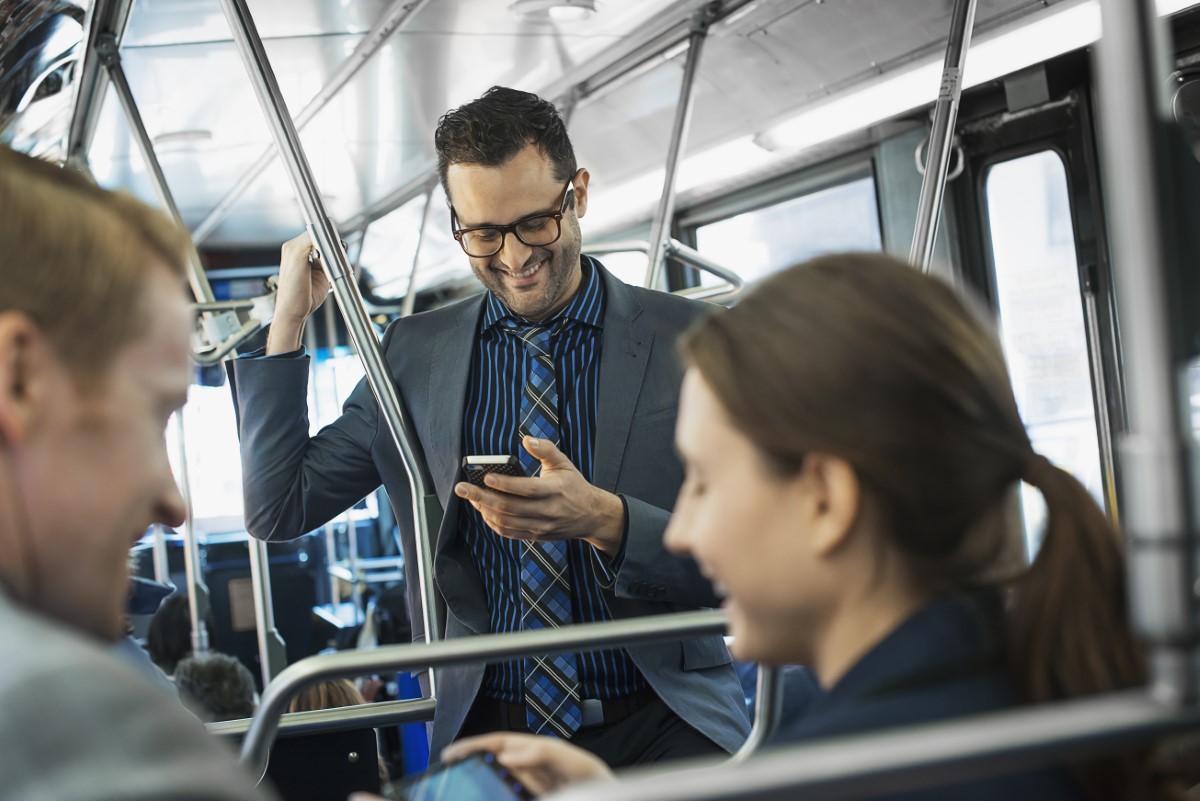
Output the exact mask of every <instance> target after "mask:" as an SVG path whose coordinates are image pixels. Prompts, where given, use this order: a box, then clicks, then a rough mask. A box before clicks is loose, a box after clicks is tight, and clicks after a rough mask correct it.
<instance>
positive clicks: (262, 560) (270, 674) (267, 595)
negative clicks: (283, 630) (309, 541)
mask: <svg viewBox="0 0 1200 801" xmlns="http://www.w3.org/2000/svg"><path fill="white" fill-rule="evenodd" d="M246 548H247V550H248V551H249V555H250V584H251V585H252V586H253V587H254V625H255V630H256V631H257V632H258V661H259V667H260V668H261V670H262V682H263V687H264V688H265V687H266V686H267V685H268V684H270V683H271V679H273V678H275V677H276V676H278V675H279V671H281V670H283V669H284V668H285V667H287V651H286V649H285V647H284V642H283V637H282V636H280V634H279V630H278V629H276V628H275V602H274V598H273V597H272V595H271V564H270V558H269V555H268V553H267V544H266V543H265V542H263V541H262V540H260V539H256V538H255V537H251V536H250V535H248V534H247V535H246Z"/></svg>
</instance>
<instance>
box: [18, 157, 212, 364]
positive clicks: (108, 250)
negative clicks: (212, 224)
mask: <svg viewBox="0 0 1200 801" xmlns="http://www.w3.org/2000/svg"><path fill="white" fill-rule="evenodd" d="M0 209H3V213H2V214H0V286H3V290H2V291H0V314H2V313H4V312H9V311H16V312H20V313H22V314H25V315H27V316H29V317H30V318H31V319H32V320H33V322H34V323H35V324H36V325H37V326H38V328H39V329H40V330H41V331H42V332H43V333H44V334H45V335H46V336H47V337H48V338H49V340H50V342H51V343H52V345H53V346H54V348H55V350H56V351H57V353H58V355H59V357H60V358H62V359H63V362H64V363H65V364H66V366H67V367H68V369H70V370H71V372H72V374H73V375H74V376H75V378H76V379H78V380H79V381H80V382H81V383H84V384H87V383H93V382H95V380H96V379H98V378H99V377H100V376H101V375H103V374H104V372H105V370H106V369H107V368H108V367H109V365H110V363H111V360H112V358H113V356H114V354H115V353H116V351H117V350H118V349H119V348H120V347H121V346H122V345H124V344H125V343H127V342H129V341H131V340H132V339H134V338H135V337H136V336H137V335H138V334H139V333H140V332H141V330H142V326H143V325H144V319H145V317H144V315H142V314H138V313H136V312H135V311H133V310H132V307H133V306H134V305H135V304H136V301H137V299H138V298H139V297H140V295H141V286H142V284H143V283H144V281H145V278H146V276H147V275H148V274H149V273H150V271H152V270H155V269H163V268H165V269H168V270H170V272H171V273H172V274H174V275H177V276H179V277H181V278H182V277H183V275H184V269H185V260H186V258H187V252H188V248H189V247H190V244H189V241H188V235H187V233H186V232H185V231H183V230H181V229H180V228H179V227H178V226H176V225H175V224H174V223H173V222H172V221H171V220H169V219H168V218H167V217H165V216H164V215H163V214H161V213H160V212H157V211H155V210H154V209H151V208H150V207H148V206H146V205H145V204H143V203H142V202H140V201H139V200H137V199H136V198H134V197H133V196H132V195H129V194H126V193H123V192H110V191H108V190H105V189H101V188H100V187H98V186H96V185H94V184H92V183H91V182H90V181H89V180H88V179H87V178H85V177H84V176H83V175H81V174H79V173H77V172H75V171H74V170H72V169H70V168H67V167H62V168H60V167H56V166H54V165H52V164H49V163H47V162H44V161H39V160H37V159H33V158H30V157H28V156H24V155H21V154H18V153H15V152H13V151H12V150H9V149H8V148H4V147H0Z"/></svg>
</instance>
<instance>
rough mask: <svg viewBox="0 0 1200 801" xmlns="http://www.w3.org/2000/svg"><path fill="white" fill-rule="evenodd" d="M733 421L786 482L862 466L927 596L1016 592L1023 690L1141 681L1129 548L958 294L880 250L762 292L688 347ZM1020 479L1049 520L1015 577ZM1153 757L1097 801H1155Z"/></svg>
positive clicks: (1052, 696)
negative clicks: (831, 465)
mask: <svg viewBox="0 0 1200 801" xmlns="http://www.w3.org/2000/svg"><path fill="white" fill-rule="evenodd" d="M682 349H683V352H684V356H685V358H686V359H687V360H688V361H689V363H690V364H691V365H692V366H693V367H695V368H696V369H698V370H699V371H700V373H701V374H702V375H703V376H704V377H705V379H706V382H707V383H708V385H709V386H710V387H711V388H712V389H713V391H714V392H715V393H716V395H717V396H718V398H719V399H720V400H721V403H722V405H723V406H724V407H725V409H726V410H727V411H728V413H729V415H730V418H731V419H732V420H733V421H734V423H735V425H737V426H738V428H739V429H741V431H742V432H743V433H744V434H745V435H746V436H747V437H749V439H750V440H751V441H752V442H754V443H755V445H756V446H757V447H758V449H759V450H760V451H761V452H762V453H763V454H764V455H765V456H766V457H767V459H768V460H769V461H770V463H772V464H774V465H775V466H776V468H777V469H778V470H780V471H781V472H783V473H785V474H787V473H793V472H795V471H796V470H798V469H799V467H800V465H801V463H802V462H803V459H804V454H806V453H812V452H817V453H827V454H830V455H834V456H838V457H840V458H842V459H844V460H845V461H846V462H848V463H849V464H850V465H852V466H853V468H854V470H855V472H856V473H857V475H858V478H859V480H860V482H861V484H862V486H863V488H864V493H865V494H868V495H869V496H870V498H871V500H872V501H873V502H874V505H875V506H877V507H878V509H879V510H880V514H881V517H882V519H883V520H884V531H883V534H884V535H885V536H886V537H888V538H889V539H890V540H891V545H892V546H893V547H894V549H895V550H896V551H897V552H898V553H899V554H901V555H902V556H903V557H904V559H905V561H906V562H907V564H908V565H909V566H910V568H911V572H912V574H913V576H914V577H915V579H916V580H917V581H919V582H921V583H922V584H923V585H924V586H925V588H926V589H927V590H928V591H930V592H940V591H946V590H949V591H954V590H959V589H964V588H968V587H972V586H978V585H980V584H988V583H995V582H996V581H997V580H998V579H997V576H1001V575H1003V576H1007V580H1006V581H1005V583H1006V584H1011V586H1012V589H1013V594H1012V601H1011V615H1010V617H1009V618H1008V623H1007V625H1008V630H1007V634H1008V640H1009V642H1010V647H1009V650H1008V654H1007V656H1008V660H1009V663H1010V669H1011V674H1012V678H1013V682H1014V685H1015V687H1016V688H1017V690H1018V691H1019V693H1020V695H1021V696H1022V697H1023V698H1025V699H1026V700H1029V701H1032V702H1042V701H1052V700H1060V699H1066V698H1074V697H1077V696H1086V695H1091V694H1095V693H1101V692H1106V691H1112V690H1117V689H1121V688H1127V687H1131V686H1135V685H1138V684H1140V683H1142V682H1143V681H1144V667H1143V659H1142V655H1141V650H1140V647H1139V644H1138V642H1137V641H1136V639H1135V637H1134V635H1133V634H1132V632H1131V631H1130V629H1129V627H1128V625H1127V623H1126V616H1125V600H1126V599H1125V573H1124V566H1123V563H1122V555H1121V547H1120V542H1119V539H1118V537H1117V535H1116V533H1115V532H1114V531H1113V529H1112V527H1111V526H1110V525H1109V523H1108V521H1107V519H1106V518H1105V516H1104V514H1103V512H1101V510H1100V509H1099V508H1098V507H1097V506H1096V503H1095V502H1094V501H1093V500H1092V498H1091V496H1090V495H1089V494H1088V493H1087V491H1086V490H1085V489H1084V488H1083V486H1081V485H1080V484H1079V482H1078V481H1076V480H1075V479H1074V478H1073V477H1071V476H1070V475H1069V474H1067V473H1065V472H1063V471H1062V470H1060V469H1058V468H1057V467H1054V466H1053V465H1052V464H1050V463H1049V462H1048V461H1047V460H1046V459H1044V458H1043V457H1040V456H1036V455H1034V452H1033V449H1032V446H1031V445H1030V442H1029V438H1028V435H1027V434H1026V431H1025V425H1024V423H1023V422H1022V420H1021V416H1020V414H1019V412H1018V410H1017V404H1016V399H1015V397H1014V396H1013V391H1012V385H1011V383H1010V381H1009V378H1008V372H1007V367H1006V365H1005V361H1004V357H1003V352H1002V350H1001V348H1000V344H999V342H998V340H997V338H996V337H995V336H994V334H993V333H992V331H991V330H990V329H989V328H988V326H987V325H986V324H984V323H983V322H981V320H980V318H979V317H978V316H976V315H975V314H973V313H972V312H971V311H970V310H969V309H968V308H967V306H966V305H965V304H964V302H963V300H962V298H961V297H960V296H958V295H957V294H955V292H954V291H953V290H951V289H950V288H949V287H948V286H946V285H944V284H942V283H941V282H939V281H937V280H935V279H933V278H930V277H928V276H925V275H922V274H921V273H919V272H917V271H916V270H913V269H912V268H910V267H909V266H907V265H905V264H902V263H900V262H898V261H896V260H894V259H892V258H889V257H887V256H883V255H881V254H874V253H852V254H842V255H833V256H824V257H821V258H818V259H814V260H812V261H810V262H807V263H806V264H803V265H800V266H798V267H793V268H792V269H790V270H786V271H783V272H781V273H777V274H775V275H773V276H771V277H769V278H767V279H766V280H765V281H763V282H762V283H761V284H760V285H759V286H758V287H757V288H756V289H755V290H754V291H752V292H750V293H748V294H747V295H746V297H745V298H744V299H743V300H742V301H741V302H740V303H739V304H738V305H737V306H735V307H734V308H733V309H732V310H730V311H729V312H727V313H723V314H716V315H712V316H711V317H709V318H707V319H705V320H704V321H702V322H701V323H700V324H699V325H698V326H697V328H696V329H694V330H693V331H692V332H691V333H690V334H689V336H687V337H685V340H684V342H683V344H682ZM1021 479H1024V480H1026V481H1028V482H1029V483H1030V484H1032V485H1034V486H1035V487H1037V488H1038V489H1039V490H1041V492H1042V494H1043V495H1044V496H1045V499H1046V505H1047V507H1048V509H1049V515H1048V522H1047V526H1046V532H1045V536H1044V540H1043V543H1042V546H1041V551H1040V553H1039V555H1038V557H1037V559H1036V561H1035V562H1034V563H1033V565H1032V566H1031V567H1030V568H1029V569H1028V570H1027V571H1026V570H1022V571H1020V577H1019V578H1017V579H1015V580H1013V579H1012V575H1013V573H1014V571H1013V570H1011V569H1008V566H1007V565H1005V564H1004V563H1003V559H1004V557H1005V555H1006V554H1008V553H1010V552H1011V550H1012V548H1011V545H1012V542H1013V537H1014V535H1016V534H1017V532H1016V530H1015V528H1014V527H1013V526H1005V525H1003V523H1004V512H1005V509H1006V507H1007V505H1008V501H1009V499H1010V498H1011V493H1012V490H1013V489H1014V487H1016V486H1017V482H1018V481H1019V480H1021ZM1146 764H1147V760H1145V759H1142V758H1140V757H1136V756H1135V757H1130V758H1128V759H1124V760H1107V761H1106V762H1105V764H1104V765H1103V766H1095V765H1088V766H1083V768H1082V769H1081V772H1080V778H1081V780H1082V782H1083V784H1084V786H1085V787H1086V788H1087V790H1088V792H1089V793H1090V795H1091V797H1092V798H1093V799H1097V801H1099V799H1108V798H1118V797H1119V798H1138V799H1149V798H1154V797H1159V796H1161V795H1162V793H1160V792H1159V791H1157V790H1152V789H1151V781H1150V779H1149V771H1148V769H1147V768H1146Z"/></svg>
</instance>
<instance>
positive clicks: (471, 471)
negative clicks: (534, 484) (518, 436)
mask: <svg viewBox="0 0 1200 801" xmlns="http://www.w3.org/2000/svg"><path fill="white" fill-rule="evenodd" d="M462 466H463V474H464V475H465V476H466V478H467V481H469V482H471V483H472V484H474V485H475V486H477V487H484V486H487V485H485V484H484V483H483V477H484V476H486V475H487V474H488V473H499V474H501V475H504V476H524V473H523V472H521V466H520V465H519V464H518V463H517V457H515V456H464V457H463V460H462ZM489 489H490V488H489Z"/></svg>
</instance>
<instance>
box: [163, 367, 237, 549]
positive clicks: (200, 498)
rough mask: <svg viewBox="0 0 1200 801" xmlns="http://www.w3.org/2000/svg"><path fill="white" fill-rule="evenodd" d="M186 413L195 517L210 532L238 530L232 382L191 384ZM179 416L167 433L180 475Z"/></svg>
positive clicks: (186, 435)
mask: <svg viewBox="0 0 1200 801" xmlns="http://www.w3.org/2000/svg"><path fill="white" fill-rule="evenodd" d="M182 414H183V434H184V437H185V439H186V441H187V464H188V470H187V475H188V482H189V484H190V490H191V499H192V520H193V522H195V523H197V524H199V525H200V526H201V527H202V528H203V529H204V530H206V531H237V530H239V529H241V528H242V526H243V523H242V520H243V514H244V512H243V507H242V458H241V453H240V452H239V449H238V435H237V423H236V422H235V420H234V415H233V396H232V395H231V393H230V391H229V387H203V386H198V385H193V386H191V387H190V388H189V389H188V400H187V404H185V405H184V407H183V412H182ZM178 420H179V415H178V414H175V415H172V416H171V421H170V423H168V425H167V434H166V436H167V454H168V456H169V457H170V460H171V470H172V471H173V472H174V474H175V477H176V478H177V479H178V478H179V477H180V476H181V475H182V473H181V472H180V469H179V445H178V443H179V434H178V429H177V425H178Z"/></svg>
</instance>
